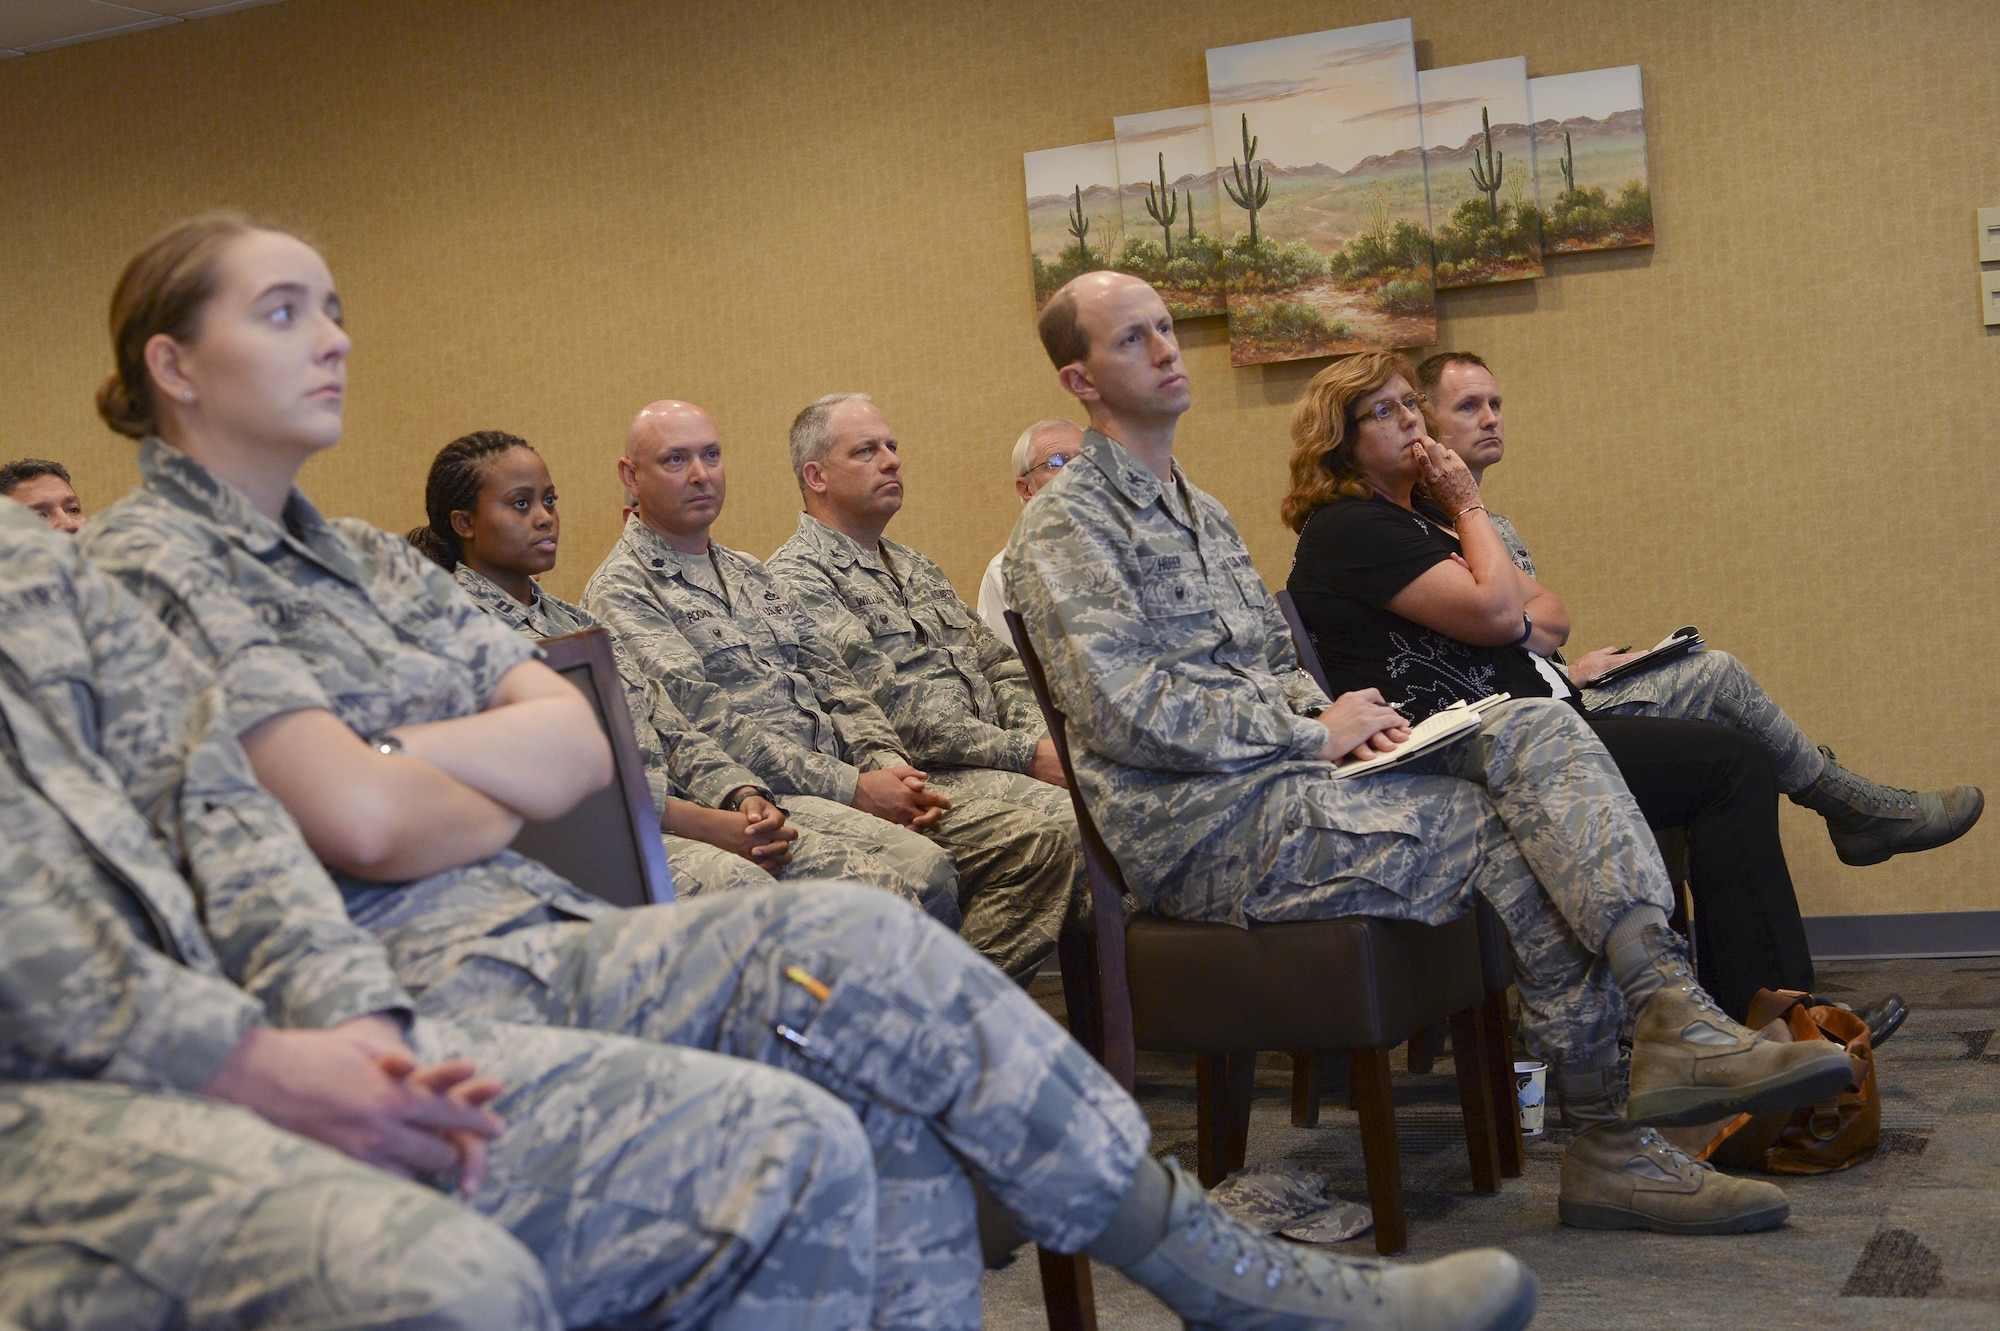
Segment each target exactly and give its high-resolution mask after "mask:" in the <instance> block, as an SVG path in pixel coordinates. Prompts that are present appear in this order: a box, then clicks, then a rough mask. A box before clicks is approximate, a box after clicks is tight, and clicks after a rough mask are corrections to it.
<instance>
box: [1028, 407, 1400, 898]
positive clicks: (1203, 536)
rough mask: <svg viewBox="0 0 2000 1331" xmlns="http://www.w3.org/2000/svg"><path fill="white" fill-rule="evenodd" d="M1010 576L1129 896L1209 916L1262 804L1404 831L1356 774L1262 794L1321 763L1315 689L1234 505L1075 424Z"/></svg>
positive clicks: (1033, 506) (1237, 887)
mask: <svg viewBox="0 0 2000 1331" xmlns="http://www.w3.org/2000/svg"><path fill="white" fill-rule="evenodd" d="M1005 567H1006V577H1007V594H1008V598H1009V599H1010V600H1011V601H1012V602H1013V604H1014V606H1015V608H1016V609H1017V610H1019V612H1020V614H1021V618H1022V620H1023V622H1024V623H1025V624H1026V626H1027V629H1028V633H1029V635H1030V637H1031V639H1032V640H1033V642H1034V643H1035V645H1036V648H1037V649H1038V650H1039V651H1040V652H1041V653H1042V657H1043V665H1044V666H1045V668H1046V669H1047V671H1048V676H1049V687H1050V689H1051V690H1052V692H1053V693H1054V696H1055V700H1056V703H1057V705H1058V706H1059V707H1060V708H1061V709H1062V711H1063V714H1064V718H1065V720H1066V722H1067V723H1068V730H1069V741H1070V745H1071V753H1072V756H1073V757H1074V759H1075V766H1076V774H1077V783H1078V788H1079V790H1080V791H1081V793H1082V794H1083V797H1084V800H1085V802H1086V803H1087V804H1088V805H1089V806H1090V807H1091V808H1093V809H1099V810H1117V811H1118V815H1119V816H1116V817H1103V818H1101V819H1100V828H1101V830H1102V831H1103V833H1104V837H1105V840H1106V841H1107V842H1108V843H1109V845H1110V847H1111V850H1112V853H1113V854H1114V855H1115V856H1116V857H1117V859H1118V864H1119V867H1120V868H1121V869H1123V870H1124V872H1125V876H1126V879H1127V882H1128V883H1129V884H1130V885H1131V887H1132V890H1133V891H1134V892H1135V893H1136V894H1137V895H1138V896H1139V899H1140V900H1141V901H1142V902H1143V903H1145V904H1147V905H1148V906H1151V907H1153V908H1155V909H1158V910H1160V911H1161V912H1162V913H1163V914H1169V915H1181V916H1186V917H1192V918H1216V915H1215V913H1214V912H1213V909H1212V903H1213V902H1214V901H1215V900H1216V898H1217V897H1218V896H1220V897H1222V898H1224V899H1228V898H1230V897H1232V896H1233V899H1234V901H1235V906H1234V909H1233V914H1232V918H1233V919H1235V920H1236V921H1237V922H1239V923H1240V922H1241V920H1242V898H1243V896H1244V894H1245V893H1246V892H1247V891H1248V890H1249V888H1250V887H1251V886H1252V884H1251V883H1250V882H1241V883H1230V884H1223V885H1221V886H1220V887H1218V886H1217V884H1215V883H1214V882H1213V881H1212V879H1213V876H1214V872H1215V870H1216V866H1218V865H1223V864H1231V863H1236V864H1239V865H1240V858H1241V857H1240V848H1239V850H1238V852H1236V853H1234V854H1232V853H1226V852H1225V850H1224V849H1223V848H1224V847H1226V846H1227V845H1228V843H1229V841H1230V839H1231V837H1232V836H1240V834H1241V829H1242V827H1244V826H1247V825H1250V824H1251V823H1252V822H1253V821H1254V822H1261V821H1262V820H1263V819H1265V818H1266V817H1282V818H1284V819H1286V820H1288V821H1292V822H1296V823H1303V821H1305V820H1307V819H1314V820H1317V819H1319V818H1323V817H1331V818H1333V819H1334V820H1335V821H1334V822H1333V824H1332V825H1333V826H1336V827H1338V828H1341V829H1342V830H1345V831H1349V832H1391V833H1399V834H1402V835H1405V836H1410V837H1416V836H1417V835H1418V833H1419V830H1420V829H1419V826H1418V820H1417V818H1416V817H1415V815H1414V813H1413V812H1412V811H1411V810H1410V809H1409V808H1408V807H1407V805H1404V806H1398V805H1396V804H1395V803H1392V802H1389V801H1385V800H1383V799H1381V798H1379V797H1377V796H1373V795H1371V793H1370V792H1369V791H1368V790H1367V789H1365V788H1364V783H1362V782H1358V781H1356V782H1339V783H1330V784H1334V785H1335V788H1334V789H1333V790H1332V791H1329V792H1328V793H1327V795H1326V798H1324V799H1319V800H1315V801H1312V802H1310V803H1309V804H1307V803H1299V804H1298V805H1297V806H1296V807H1289V808H1285V809H1282V810H1267V808H1266V804H1267V802H1269V801H1270V800H1271V795H1270V792H1271V790H1272V787H1273V786H1275V785H1278V784H1280V783H1282V782H1284V781H1286V780H1287V779H1289V778H1296V777H1298V776H1300V775H1301V774H1311V775H1315V776H1322V777H1323V776H1324V774H1325V773H1326V772H1327V767H1326V765H1325V764H1324V763H1320V762H1317V761H1316V760H1315V759H1314V755H1315V754H1316V753H1318V752H1319V750H1320V749H1321V748H1322V747H1324V745H1325V744H1326V731H1325V729H1324V728H1323V727H1321V726H1320V725H1318V724H1317V723H1315V722H1313V721H1311V720H1309V719H1307V717H1306V716H1305V715H1304V713H1308V712H1312V713H1316V712H1317V711H1318V710H1319V709H1320V708H1322V707H1324V706H1326V704H1327V699H1326V697H1325V695H1324V694H1322V693H1321V692H1320V691H1319V689H1318V688H1317V687H1316V686H1315V685H1314V684H1313V683H1312V682H1311V680H1310V679H1309V678H1307V676H1306V675H1305V674H1304V672H1303V671H1301V670H1299V668H1298V656H1297V653H1296V651H1295V650H1294V648H1293V645H1292V637H1291V634H1290V632H1289V631H1288V630H1287V628H1286V626H1285V620H1284V616H1283V614H1282V613H1281V612H1280V611H1279V610H1278V607H1277V603H1276V602H1275V601H1273V600H1272V599H1271V596H1270V593H1268V592H1267V591H1265V589H1264V583H1263V581H1262V580H1261V579H1260V578H1259V577H1258V575H1257V569H1256V567H1255V565H1254V564H1253V563H1252V562H1251V559H1250V552H1249V551H1248V550H1246V549H1245V548H1244V546H1243V538H1242V537H1241V536H1239V535H1238V534H1237V531H1236V526H1235V524H1234V523H1233V522H1231V521H1230V518H1229V514H1228V512H1227V511H1225V510H1224V509H1223V507H1222V505H1221V504H1220V503H1218V502H1217V501H1216V500H1215V499H1214V498H1213V497H1211V496H1210V495H1208V494H1206V493H1204V492H1202V491H1201V490H1198V489H1196V488H1195V487H1194V486H1192V485H1190V484H1189V483H1188V481H1187V478H1186V476H1185V475H1184V474H1183V473H1182V472H1181V470H1180V467H1179V465H1178V464H1176V465H1175V467H1174V483H1173V484H1172V485H1171V486H1168V485H1162V484H1161V483H1160V481H1159V479H1158V478H1157V477H1155V476H1154V475H1153V473H1152V472H1151V471H1150V470H1149V469H1148V468H1147V467H1146V465H1145V464H1144V463H1142V462H1141V461H1140V460H1139V459H1138V458H1137V457H1135V456H1133V454H1131V453H1130V452H1128V451H1127V450H1126V449H1125V448H1124V447H1122V446H1121V445H1119V444H1117V443H1115V442H1114V441H1112V440H1110V439H1107V438H1105V436H1103V435H1102V434H1099V433H1098V432H1097V431H1096V430H1090V431H1088V432H1086V433H1085V435H1084V441H1083V450H1082V452H1081V453H1080V454H1079V455H1078V457H1077V459H1076V461H1075V462H1072V463H1071V464H1070V465H1069V466H1068V467H1065V468H1064V469H1063V472H1062V474H1061V475H1060V476H1058V477H1057V478H1056V479H1055V480H1053V481H1051V482H1050V483H1049V484H1048V485H1047V486H1045V487H1043V489H1042V491H1041V493H1040V494H1038V495H1036V496H1035V498H1034V500H1033V502H1031V503H1030V504H1029V505H1028V506H1027V508H1026V510H1025V511H1024V512H1023V514H1022V517H1021V521H1020V523H1019V525H1018V526H1016V527H1015V528H1014V534H1013V537H1012V538H1011V539H1010V540H1009V541H1008V543H1007V558H1006V564H1005Z"/></svg>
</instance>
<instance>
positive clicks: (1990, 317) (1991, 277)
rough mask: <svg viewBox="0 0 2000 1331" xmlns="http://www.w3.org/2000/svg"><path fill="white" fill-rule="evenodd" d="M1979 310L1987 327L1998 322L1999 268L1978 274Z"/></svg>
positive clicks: (1999, 321) (1999, 311)
mask: <svg viewBox="0 0 2000 1331" xmlns="http://www.w3.org/2000/svg"><path fill="white" fill-rule="evenodd" d="M1979 312H1980V313H1981V314H1982V315H1984V316H1985V318H1986V326H1987V327H1988V328H1991V327H1993V326H1994V325H1995V324H2000V269H1995V270H1993V271H1989V272H1984V273H1981V274H1980V275H1979Z"/></svg>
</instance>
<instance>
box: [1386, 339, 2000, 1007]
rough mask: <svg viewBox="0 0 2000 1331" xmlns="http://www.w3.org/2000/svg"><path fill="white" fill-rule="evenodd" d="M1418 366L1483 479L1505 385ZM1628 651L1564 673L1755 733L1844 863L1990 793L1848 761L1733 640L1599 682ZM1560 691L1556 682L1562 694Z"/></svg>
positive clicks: (1461, 354) (1929, 828) (1591, 688)
mask: <svg viewBox="0 0 2000 1331" xmlns="http://www.w3.org/2000/svg"><path fill="white" fill-rule="evenodd" d="M1417 377H1418V379H1419V381H1420V383H1421V386H1422V388H1423V389H1424V391H1425V393H1426V395H1427V401H1426V403H1425V407H1424V418H1425V420H1426V421H1427V422H1429V424H1430V427H1431V429H1432V430H1433V431H1434V433H1435V435H1436V437H1437V441H1438V442H1439V443H1440V444H1443V445H1444V446H1445V447H1446V448H1448V449H1450V450H1451V451H1452V452H1454V453H1456V454H1458V456H1459V458H1460V459H1461V460H1462V461H1463V462H1464V463H1465V465H1466V467H1467V469H1469V470H1470V471H1471V473H1472V477H1473V480H1474V481H1475V482H1478V481H1482V480H1483V479H1484V477H1485V475H1486V470H1487V468H1489V467H1491V466H1493V465H1494V464H1495V463H1497V462H1499V461H1501V459H1502V458H1504V457H1505V456H1506V447H1507V437H1506V430H1507V426H1506V420H1505V418H1504V417H1503V416H1502V414H1501V410H1500V385H1499V382H1498V381H1497V380H1496V379H1495V378H1494V377H1493V372H1492V370H1491V368H1490V367H1489V366H1488V365H1487V364H1486V362H1485V361H1484V360H1481V359H1480V358H1479V357H1478V356H1477V355H1474V354H1473V353H1471V352H1466V351H1445V352H1440V353H1439V354H1437V355H1435V356H1432V357H1430V358H1429V359H1428V360H1426V361H1424V362H1423V363H1422V364H1421V365H1419V366H1418V367H1417ZM1482 493H1483V491H1482ZM1487 516H1488V517H1490V518H1491V519H1492V520H1493V527H1494V529H1495V530H1496V531H1498V532H1499V533H1500V539H1501V542H1502V543H1503V544H1504V545H1505V546H1506V547H1507V554H1508V557H1509V558H1511V559H1512V560H1513V561H1514V563H1515V565H1516V566H1517V567H1519V568H1520V569H1521V570H1522V571H1523V572H1524V573H1526V574H1527V575H1528V576H1529V577H1531V578H1532V577H1534V576H1535V561H1534V557H1533V556H1532V555H1530V554H1529V553H1528V546H1527V543H1526V542H1525V541H1523V540H1522V539H1521V534H1520V533H1519V532H1518V531H1516V530H1515V529H1514V524H1513V523H1512V522H1509V521H1508V520H1507V519H1506V518H1505V517H1503V516H1501V515H1500V514H1498V513H1495V512H1492V511H1491V510H1490V509H1489V510H1488V511H1487ZM1557 659H1558V660H1560V658H1557ZM1630 659H1632V658H1631V655H1630V654H1629V649H1624V650H1621V649H1618V648H1610V647H1606V648H1600V649H1598V650H1597V651H1593V652H1586V653H1584V654H1583V655H1582V656H1580V657H1578V658H1577V659H1576V660H1575V661H1573V662H1569V663H1567V665H1566V669H1565V673H1564V674H1563V676H1562V678H1563V680H1564V682H1565V686H1566V687H1567V686H1570V685H1574V686H1575V687H1576V688H1577V689H1579V690H1580V691H1581V697H1580V701H1581V702H1582V704H1583V706H1584V707H1586V708H1588V709H1589V710H1590V711H1593V712H1609V713H1614V714H1617V715H1622V716H1666V717H1676V718H1679V719H1682V720H1688V721H1709V722H1713V723H1714V724H1716V725H1721V726H1728V727H1730V728H1731V729H1734V730H1740V731H1742V732H1743V733H1744V734H1746V735H1748V736H1750V737H1751V738H1752V739H1754V740H1756V741H1757V743H1758V745H1759V746H1761V747H1762V748H1763V750H1764V752H1765V754H1766V755H1767V756H1768V757H1769V758H1770V760H1771V769H1772V771H1773V773H1774V774H1775V775H1776V776H1777V779H1778V789H1779V790H1782V791H1784V792H1785V794H1786V795H1787V796H1789V797H1790V799H1791V800H1792V802H1793V803H1795V804H1802V805H1804V806H1805V807H1806V808H1808V809H1811V810H1812V811H1813V812H1814V813H1817V814H1819V815H1820V816H1821V817H1822V818H1824V819H1826V825H1827V835H1828V836H1829V837H1831V838H1832V840H1833V845H1834V850H1835V852H1836V853H1837V854H1838V855H1839V856H1840V858H1841V860H1842V862H1844V863H1847V864H1854V865H1867V864H1879V863H1881V862H1882V861H1884V860H1887V859H1888V858H1890V857H1891V856H1893V855H1903V854H1908V853H1910V852H1912V851H1920V850H1931V849H1934V848H1935V847H1938V846H1942V845H1946V844H1948V843H1950V842H1953V841H1956V840H1957V839H1958V838H1960V837H1962V836H1964V835H1965V834H1966V833H1967V832H1969V831H1971V830H1972V826H1973V824H1974V823H1976V822H1978V821H1979V815H1980V814H1981V813H1982V812H1984V810H1985V808H1986V796H1985V795H1984V794H1983V793H1981V791H1980V790H1979V788H1978V787H1977V786H1969V785H1961V786H1953V787H1951V788H1950V789H1947V790H1936V791H1932V790H1925V791H1918V790H1903V789H1901V788H1899V787H1895V786H1885V785H1882V784H1880V783H1879V782H1875V781H1870V780H1868V779H1867V778H1866V777H1862V776H1860V775H1858V774H1856V773H1855V772H1852V771H1850V770H1849V769H1847V768H1846V767H1844V766H1842V765H1841V763H1840V762H1839V760H1838V759H1836V758H1835V757H1834V756H1833V750H1832V749H1829V748H1827V747H1826V746H1824V745H1814V743H1813V742H1812V741H1811V740H1810V739H1808V738H1806V735H1805V732H1804V731H1802V730H1800V729H1799V727H1798V724H1797V723H1796V722H1794V721H1793V720H1792V718H1791V717H1789V716H1787V715H1786V714H1785V711H1784V709H1783V708H1781V707H1779V706H1778V704H1777V702H1776V701H1774V700H1773V699H1772V697H1771V695H1770V694H1769V693H1768V692H1766V691H1765V689H1764V686H1763V685H1762V684H1760V683H1758V682H1757V679H1756V677H1755V676H1754V675H1752V674H1751V673H1750V670H1749V668H1748V667H1747V666H1745V665H1744V664H1743V663H1742V662H1741V661H1739V660H1737V659H1736V658H1735V657H1734V656H1731V655H1730V654H1729V653H1728V652H1723V651H1716V650H1714V649H1712V648H1706V647H1704V648H1700V649H1697V650H1696V651H1693V652H1690V653H1689V654H1687V655H1686V656H1682V657H1679V658H1677V659H1675V660H1672V661H1667V662H1663V663H1660V664H1656V665H1653V666H1651V667H1649V668H1648V669H1646V670H1644V671H1642V672H1640V673H1638V674H1632V675H1627V676H1625V677H1624V678H1622V679H1615V680H1611V681H1605V682H1600V679H1599V677H1600V676H1601V675H1602V674H1603V673H1604V672H1605V671H1607V670H1610V669H1612V668H1613V667H1615V666H1617V665H1619V664H1621V663H1622V662H1624V661H1627V660H1630ZM1551 668H1552V667H1546V666H1545V667H1544V669H1545V671H1546V670H1548V669H1551ZM1561 692H1562V691H1561V690H1560V689H1558V690H1557V694H1558V696H1561ZM1871 1024H1872V1023H1871ZM1892 1029H1893V1028H1892Z"/></svg>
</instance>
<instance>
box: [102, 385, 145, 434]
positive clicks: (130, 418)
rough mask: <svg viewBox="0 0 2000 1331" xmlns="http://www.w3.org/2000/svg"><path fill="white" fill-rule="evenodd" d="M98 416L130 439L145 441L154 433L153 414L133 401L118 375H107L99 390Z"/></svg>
mask: <svg viewBox="0 0 2000 1331" xmlns="http://www.w3.org/2000/svg"><path fill="white" fill-rule="evenodd" d="M97 414H98V415H99V416H100V417H102V418H103V420H104V423H105V424H106V425H108V426H110V427H111V428H112V429H114V430H116V431H117V432H118V433H119V434H122V435H125V436H126V437H128V438H131V439H144V438H145V437H146V436H147V435H148V434H150V433H152V428H153V413H152V412H151V411H148V410H147V409H146V408H144V407H142V406H140V405H139V404H138V403H137V402H134V401H133V400H132V394H131V392H130V391H129V390H127V389H126V387H125V380H124V379H123V378H122V377H120V376H119V375H118V374H116V373H113V374H109V375H106V376H105V379H104V383H103V384H102V385H101V386H100V387H99V388H98V390H97Z"/></svg>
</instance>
